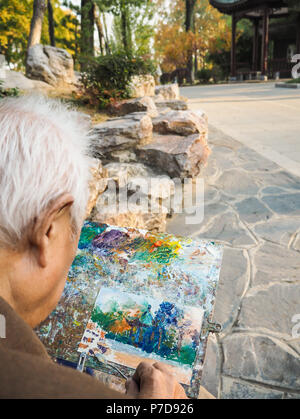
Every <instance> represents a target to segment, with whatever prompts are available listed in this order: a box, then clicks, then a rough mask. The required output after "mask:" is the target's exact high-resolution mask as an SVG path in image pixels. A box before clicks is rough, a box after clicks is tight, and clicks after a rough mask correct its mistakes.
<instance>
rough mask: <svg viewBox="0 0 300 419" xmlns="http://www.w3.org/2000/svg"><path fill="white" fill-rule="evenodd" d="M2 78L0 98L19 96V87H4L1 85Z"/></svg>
mask: <svg viewBox="0 0 300 419" xmlns="http://www.w3.org/2000/svg"><path fill="white" fill-rule="evenodd" d="M2 85H3V80H0V99H1V98H4V97H7V96H19V93H20V92H19V89H18V88H16V87H13V88H12V89H5V88H4V87H2Z"/></svg>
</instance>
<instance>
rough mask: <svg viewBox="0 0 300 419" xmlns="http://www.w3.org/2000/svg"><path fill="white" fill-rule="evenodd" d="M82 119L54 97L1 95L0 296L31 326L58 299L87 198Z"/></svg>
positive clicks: (85, 136) (85, 133)
mask: <svg viewBox="0 0 300 419" xmlns="http://www.w3.org/2000/svg"><path fill="white" fill-rule="evenodd" d="M89 144H90V138H89V133H88V127H87V123H86V121H85V120H84V118H80V116H79V114H78V113H76V112H75V111H72V110H69V109H67V108H66V107H65V106H64V105H62V104H61V103H59V102H57V101H52V100H49V99H46V98H43V97H36V96H31V97H30V96H27V97H22V98H17V99H15V98H14V99H6V100H2V101H0V296H2V297H3V298H5V299H6V301H8V302H9V303H10V304H11V305H12V306H13V307H14V308H15V310H16V311H17V312H18V313H19V314H20V315H21V316H22V317H23V318H24V320H25V321H27V323H29V324H30V325H31V326H32V327H33V326H36V325H37V324H38V323H39V322H41V321H42V320H43V319H44V318H46V317H47V315H48V314H49V313H50V312H51V310H52V309H53V308H54V307H55V305H56V304H57V302H58V300H59V297H60V295H61V293H62V290H63V288H64V284H65V280H66V276H67V272H68V269H69V267H70V264H71V262H72V260H73V258H74V255H75V252H76V248H77V243H78V237H79V233H80V229H81V225H82V221H83V217H84V213H85V209H86V203H87V198H88V178H89V168H88V165H89V158H88V157H87V155H88V147H89Z"/></svg>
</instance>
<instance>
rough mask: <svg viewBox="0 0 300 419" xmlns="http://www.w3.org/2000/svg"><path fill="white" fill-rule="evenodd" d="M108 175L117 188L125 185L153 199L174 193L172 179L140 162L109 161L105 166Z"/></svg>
mask: <svg viewBox="0 0 300 419" xmlns="http://www.w3.org/2000/svg"><path fill="white" fill-rule="evenodd" d="M105 169H106V170H107V174H108V177H109V178H110V179H112V180H114V181H115V182H116V183H117V187H118V188H124V187H126V188H127V190H128V191H130V192H135V191H137V190H138V189H139V188H140V189H141V191H142V193H144V194H146V195H148V196H149V198H152V199H154V200H164V199H167V198H169V197H170V196H171V195H173V194H174V191H175V188H174V183H173V181H172V180H171V179H170V178H169V177H168V176H166V175H163V176H159V175H157V174H156V173H154V172H153V171H152V170H151V169H150V168H148V167H146V166H144V165H143V164H141V163H123V164H121V163H114V162H113V163H109V164H107V165H106V166H105Z"/></svg>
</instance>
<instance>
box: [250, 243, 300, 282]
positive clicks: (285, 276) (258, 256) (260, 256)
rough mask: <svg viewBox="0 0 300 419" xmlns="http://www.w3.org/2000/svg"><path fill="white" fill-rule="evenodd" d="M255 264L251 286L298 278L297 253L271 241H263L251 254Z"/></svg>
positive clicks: (298, 262) (299, 269) (299, 268)
mask: <svg viewBox="0 0 300 419" xmlns="http://www.w3.org/2000/svg"><path fill="white" fill-rule="evenodd" d="M253 262H254V265H255V270H254V278H253V282H252V286H253V287H255V286H258V285H266V284H268V283H270V282H274V281H279V282H280V281H283V280H285V281H297V280H299V272H300V258H299V253H298V252H295V251H293V250H288V249H284V248H282V247H281V246H279V245H277V244H273V243H264V244H263V245H262V246H260V247H259V248H258V249H257V250H256V251H255V254H254V255H253Z"/></svg>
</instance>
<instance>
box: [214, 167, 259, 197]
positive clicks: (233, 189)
mask: <svg viewBox="0 0 300 419" xmlns="http://www.w3.org/2000/svg"><path fill="white" fill-rule="evenodd" d="M216 186H217V187H218V188H219V189H220V190H221V191H223V192H225V193H227V194H230V195H235V196H236V195H256V194H257V192H258V190H259V186H258V183H257V182H256V181H255V180H254V179H253V177H252V176H251V175H249V174H248V173H246V172H243V171H241V170H239V169H232V170H227V171H225V172H224V173H223V174H222V175H221V176H220V177H219V178H218V180H217V182H216Z"/></svg>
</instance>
